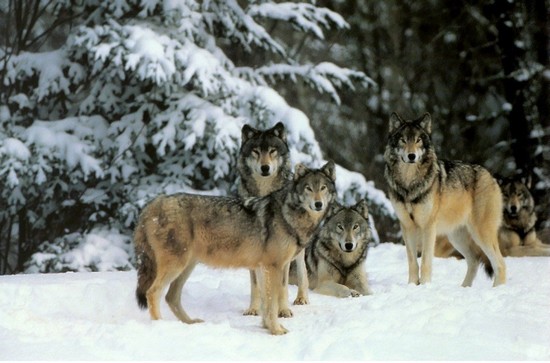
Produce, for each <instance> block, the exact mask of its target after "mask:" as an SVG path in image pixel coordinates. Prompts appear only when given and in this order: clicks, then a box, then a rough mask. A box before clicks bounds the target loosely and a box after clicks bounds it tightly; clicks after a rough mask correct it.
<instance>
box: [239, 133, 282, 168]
mask: <svg viewBox="0 0 550 363" xmlns="http://www.w3.org/2000/svg"><path fill="white" fill-rule="evenodd" d="M241 141H242V143H241V152H240V158H241V159H242V162H243V164H244V165H245V166H246V167H247V168H249V170H250V172H251V173H252V174H253V175H254V174H256V175H258V176H261V177H269V176H271V175H273V174H276V173H277V171H278V170H279V169H280V168H281V167H282V166H283V165H284V164H285V163H286V162H287V159H288V153H289V150H288V145H287V140H286V131H285V127H284V125H283V123H282V122H279V123H277V124H276V125H275V126H273V127H272V128H270V129H268V130H265V131H260V130H257V129H255V128H253V127H251V126H249V125H244V126H243V128H242V135H241Z"/></svg>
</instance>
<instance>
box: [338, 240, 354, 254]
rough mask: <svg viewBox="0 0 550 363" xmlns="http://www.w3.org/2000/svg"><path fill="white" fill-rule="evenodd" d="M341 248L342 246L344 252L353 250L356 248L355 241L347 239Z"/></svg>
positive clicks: (341, 244)
mask: <svg viewBox="0 0 550 363" xmlns="http://www.w3.org/2000/svg"><path fill="white" fill-rule="evenodd" d="M340 248H342V250H343V251H344V252H352V251H353V250H354V249H355V243H353V242H351V241H345V242H344V243H340Z"/></svg>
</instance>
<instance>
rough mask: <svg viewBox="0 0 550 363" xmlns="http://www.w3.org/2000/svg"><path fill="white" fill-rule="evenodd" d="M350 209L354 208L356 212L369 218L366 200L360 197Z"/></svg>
mask: <svg viewBox="0 0 550 363" xmlns="http://www.w3.org/2000/svg"><path fill="white" fill-rule="evenodd" d="M351 209H353V210H355V211H356V212H357V213H359V214H360V215H362V216H363V218H365V219H369V209H368V207H367V201H366V200H365V199H361V200H360V201H359V202H357V204H355V205H354V206H353V207H351Z"/></svg>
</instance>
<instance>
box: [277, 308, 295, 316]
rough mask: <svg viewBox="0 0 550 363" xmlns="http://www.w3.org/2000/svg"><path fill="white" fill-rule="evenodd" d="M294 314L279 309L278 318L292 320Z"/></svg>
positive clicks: (287, 310)
mask: <svg viewBox="0 0 550 363" xmlns="http://www.w3.org/2000/svg"><path fill="white" fill-rule="evenodd" d="M293 316H294V314H293V313H292V310H290V309H288V308H287V309H281V310H279V318H292V317H293Z"/></svg>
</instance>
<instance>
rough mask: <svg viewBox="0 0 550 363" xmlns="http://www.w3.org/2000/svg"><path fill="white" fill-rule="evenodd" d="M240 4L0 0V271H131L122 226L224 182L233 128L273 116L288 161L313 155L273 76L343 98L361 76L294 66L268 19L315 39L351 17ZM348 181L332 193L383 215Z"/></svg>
mask: <svg viewBox="0 0 550 363" xmlns="http://www.w3.org/2000/svg"><path fill="white" fill-rule="evenodd" d="M241 4H243V2H237V1H236V0H217V1H216V0H214V1H193V0H187V1H169V0H164V1H162V0H114V1H96V0H81V1H77V2H74V1H69V0H53V1H51V0H50V1H40V0H8V1H3V2H2V5H1V6H2V8H1V11H2V20H3V22H2V23H3V24H4V26H5V29H4V35H5V38H4V40H3V42H2V44H1V48H0V76H1V78H2V79H1V81H2V84H3V87H2V89H1V91H0V125H1V128H0V177H2V179H3V182H2V184H0V204H1V205H2V206H3V207H4V208H2V210H0V238H1V241H0V253H1V257H2V261H0V272H1V273H11V272H17V271H21V270H23V269H24V268H26V269H27V271H31V272H35V271H41V272H48V271H63V270H104V269H112V268H119V269H126V268H129V267H130V264H129V260H130V259H131V257H132V256H131V254H132V248H131V242H130V238H129V236H130V235H131V231H132V229H133V227H134V223H135V221H136V219H137V215H138V213H139V210H140V208H141V207H143V205H144V203H145V202H146V201H147V200H149V199H150V198H152V197H154V196H156V195H158V194H160V193H172V192H176V191H188V192H195V191H199V190H200V191H207V192H208V193H211V194H225V193H231V192H232V191H233V190H234V185H235V180H236V170H235V165H236V156H237V153H238V148H239V144H240V129H241V127H242V125H243V124H244V123H250V124H252V125H254V126H255V127H259V128H266V127H269V126H271V125H272V124H274V123H276V122H277V121H283V122H284V123H285V125H286V126H287V127H288V129H289V143H290V147H291V158H292V161H293V162H294V163H297V162H303V163H306V164H310V165H312V164H313V165H314V166H316V165H318V164H320V163H321V162H322V159H323V155H322V153H321V150H320V147H319V144H318V143H317V141H316V139H315V135H314V133H313V130H312V128H311V126H310V123H309V119H308V117H307V116H306V115H305V114H304V113H303V112H302V111H300V110H298V109H296V108H293V107H291V106H289V105H288V104H287V102H286V101H285V99H284V98H283V97H282V96H281V94H280V93H279V92H277V91H276V90H275V88H273V85H274V84H275V83H276V82H277V81H279V80H291V81H292V82H303V83H304V84H306V85H308V86H309V87H310V88H312V89H314V90H316V91H318V92H321V93H323V94H327V95H328V96H329V97H330V98H331V99H332V100H333V101H334V102H339V101H340V98H339V95H338V88H339V87H341V86H345V87H347V88H353V87H354V84H355V85H359V86H368V85H369V84H371V83H372V81H371V80H370V79H369V78H368V77H367V76H366V75H365V74H364V73H362V72H358V71H354V70H351V69H347V68H342V67H338V66H336V65H335V64H332V63H329V62H317V63H300V62H299V61H298V60H297V59H295V57H294V56H293V53H292V52H291V51H290V50H291V49H292V44H287V43H286V42H285V41H284V40H283V39H281V38H276V37H273V36H272V35H271V34H270V31H268V29H267V28H266V24H272V23H273V22H283V23H288V24H290V25H291V26H292V29H294V31H296V32H302V33H308V34H311V36H313V37H315V38H316V39H319V40H321V41H322V40H323V39H324V36H325V35H324V34H325V32H326V31H329V30H337V29H342V28H346V27H348V24H347V23H346V22H345V21H344V19H343V18H342V17H341V16H340V15H338V14H337V13H335V12H333V11H330V10H328V9H326V8H321V7H317V6H315V5H312V4H309V3H276V2H274V1H250V2H249V3H246V4H245V5H244V6H242V5H241ZM8 29H9V31H7V30H8ZM247 55H249V56H250V55H254V57H251V56H250V57H249V58H247ZM259 58H261V59H262V60H263V61H262V62H260V63H258V61H257V60H258V59H259ZM339 170H340V173H341V174H344V173H348V172H347V171H346V170H344V169H341V168H340V169H339ZM351 175H352V176H353V177H352V178H346V180H348V181H349V182H345V181H341V182H340V184H339V187H340V194H341V197H342V198H343V199H348V200H350V199H354V198H355V197H357V196H365V195H366V196H367V197H368V196H369V195H371V196H376V199H375V203H378V204H380V205H381V206H382V207H381V209H383V210H384V208H390V209H389V210H387V213H388V214H391V213H392V212H391V207H388V206H387V200H386V199H385V197H384V196H383V194H380V192H379V191H377V190H375V189H374V188H373V187H372V185H370V184H368V183H367V182H366V181H365V179H364V178H363V177H362V176H361V175H359V174H353V173H351ZM113 236H114V237H113ZM105 241H107V242H105ZM86 251H87V252H86ZM112 256H116V258H112V259H111V257H112ZM106 259H109V261H111V262H112V263H106V261H105V260H106Z"/></svg>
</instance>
